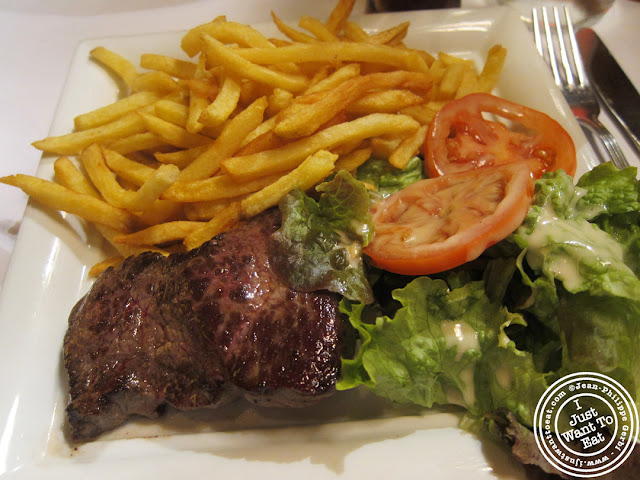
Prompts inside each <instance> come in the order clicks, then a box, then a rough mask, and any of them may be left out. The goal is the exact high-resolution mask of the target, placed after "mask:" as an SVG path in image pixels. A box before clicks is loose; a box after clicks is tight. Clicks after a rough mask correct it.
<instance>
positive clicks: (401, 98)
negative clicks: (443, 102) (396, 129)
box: [346, 89, 425, 115]
mask: <svg viewBox="0 0 640 480" xmlns="http://www.w3.org/2000/svg"><path fill="white" fill-rule="evenodd" d="M424 102H425V98H424V96H422V95H418V94H416V93H413V92H412V91H410V90H400V89H390V90H383V91H380V92H373V93H369V94H367V95H364V96H363V97H362V98H359V99H358V100H356V101H354V102H353V103H351V104H349V105H348V106H347V108H346V111H347V112H348V113H351V114H358V115H368V114H370V113H375V112H379V113H397V112H399V111H400V110H402V109H403V108H407V107H411V106H413V105H419V104H421V103H424Z"/></svg>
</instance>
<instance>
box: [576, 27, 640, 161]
mask: <svg viewBox="0 0 640 480" xmlns="http://www.w3.org/2000/svg"><path fill="white" fill-rule="evenodd" d="M576 38H577V40H578V48H579V49H580V53H581V56H582V59H583V62H584V64H585V69H586V70H587V75H588V76H589V79H590V80H591V83H592V84H593V86H594V87H595V89H596V91H597V93H598V95H599V96H600V98H601V100H602V103H603V104H604V106H605V108H606V109H607V110H608V111H609V113H610V114H611V115H612V117H613V118H614V119H615V120H616V121H617V122H618V124H619V125H620V127H621V129H622V132H623V133H624V134H625V135H626V137H627V139H628V140H629V143H630V145H631V146H632V147H633V148H634V149H635V151H636V153H637V154H638V155H639V156H640V94H639V93H638V91H637V90H636V89H635V87H634V86H633V84H632V83H631V81H630V80H629V78H628V77H627V75H626V74H625V73H624V71H623V70H622V68H621V67H620V65H618V62H617V61H616V59H615V58H614V57H613V55H611V52H609V49H608V48H607V47H606V45H605V44H604V43H603V42H602V40H600V37H598V35H597V34H596V32H594V31H593V30H592V29H590V28H582V29H581V30H579V31H578V32H577V33H576Z"/></svg>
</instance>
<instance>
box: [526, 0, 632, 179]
mask: <svg viewBox="0 0 640 480" xmlns="http://www.w3.org/2000/svg"><path fill="white" fill-rule="evenodd" d="M540 10H541V12H542V21H540V13H539V9H538V8H536V7H534V8H533V9H532V24H533V37H534V40H535V43H536V48H537V49H538V52H539V53H540V55H541V56H542V57H543V58H544V59H545V60H546V61H547V63H549V65H550V67H551V71H552V73H553V79H554V81H555V83H556V85H558V86H559V87H560V88H561V89H562V93H563V94H564V97H565V99H566V100H567V103H568V104H569V106H570V107H571V110H572V111H573V114H574V115H575V116H576V119H577V120H578V123H579V124H580V126H581V127H582V130H583V131H584V133H585V135H586V137H587V138H588V139H589V142H590V143H591V146H592V147H593V149H594V151H595V152H596V154H597V155H598V157H599V159H600V162H606V161H608V160H611V161H612V162H613V164H614V165H615V166H616V167H617V168H624V167H628V166H629V163H628V162H627V160H626V158H625V156H624V154H623V153H622V150H621V149H620V146H619V145H618V142H617V141H616V139H615V138H614V136H613V135H612V134H611V132H609V130H607V128H606V127H605V126H604V125H603V124H602V123H600V121H599V120H598V115H599V114H600V104H599V103H598V97H597V94H596V92H595V90H594V89H593V87H592V86H591V84H590V83H589V80H588V78H587V74H586V71H585V68H584V65H583V64H582V59H581V58H580V52H579V50H578V44H577V41H576V35H575V31H574V28H573V23H572V22H571V15H570V13H569V9H568V8H567V7H566V6H565V7H564V20H565V22H564V23H565V25H566V31H565V29H564V28H563V24H562V22H561V19H560V13H559V9H558V7H557V6H554V7H553V23H555V28H552V25H551V22H550V21H549V13H548V10H547V7H546V6H542V7H540ZM540 24H542V29H543V32H541V31H540ZM543 34H544V35H543ZM567 39H568V45H567V41H566V40H567ZM545 47H546V53H547V54H546V55H545ZM558 54H559V57H560V59H559V61H558ZM597 139H599V140H600V142H601V145H602V146H604V148H605V150H606V152H607V154H608V157H607V156H604V155H603V153H602V150H601V148H600V147H599V145H598V144H597Z"/></svg>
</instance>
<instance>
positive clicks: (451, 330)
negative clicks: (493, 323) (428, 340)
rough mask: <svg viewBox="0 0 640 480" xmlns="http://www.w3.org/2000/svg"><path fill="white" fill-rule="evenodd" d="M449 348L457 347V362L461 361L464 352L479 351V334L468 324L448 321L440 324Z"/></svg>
mask: <svg viewBox="0 0 640 480" xmlns="http://www.w3.org/2000/svg"><path fill="white" fill-rule="evenodd" d="M440 328H441V329H442V334H443V335H444V338H445V341H446V345H447V348H451V347H453V346H455V347H457V350H456V351H457V354H456V360H460V358H462V355H463V354H464V352H466V351H468V350H472V349H479V348H480V344H479V343H478V332H476V331H475V330H474V329H473V328H471V327H470V326H469V324H468V323H466V322H456V321H451V320H447V321H445V322H442V323H441V324H440Z"/></svg>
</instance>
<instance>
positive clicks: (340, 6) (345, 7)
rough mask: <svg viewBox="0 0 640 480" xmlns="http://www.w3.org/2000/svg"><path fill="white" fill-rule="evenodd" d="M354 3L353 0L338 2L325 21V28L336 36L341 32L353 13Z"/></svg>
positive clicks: (339, 0) (340, 0)
mask: <svg viewBox="0 0 640 480" xmlns="http://www.w3.org/2000/svg"><path fill="white" fill-rule="evenodd" d="M355 3H356V2H355V0H338V3H336V6H335V7H333V10H332V11H331V14H330V15H329V19H328V20H327V28H328V29H329V31H330V32H332V33H334V34H336V35H337V34H338V32H340V30H342V27H343V25H344V24H345V22H346V21H347V19H348V18H349V15H351V12H352V11H353V7H354V5H355Z"/></svg>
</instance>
